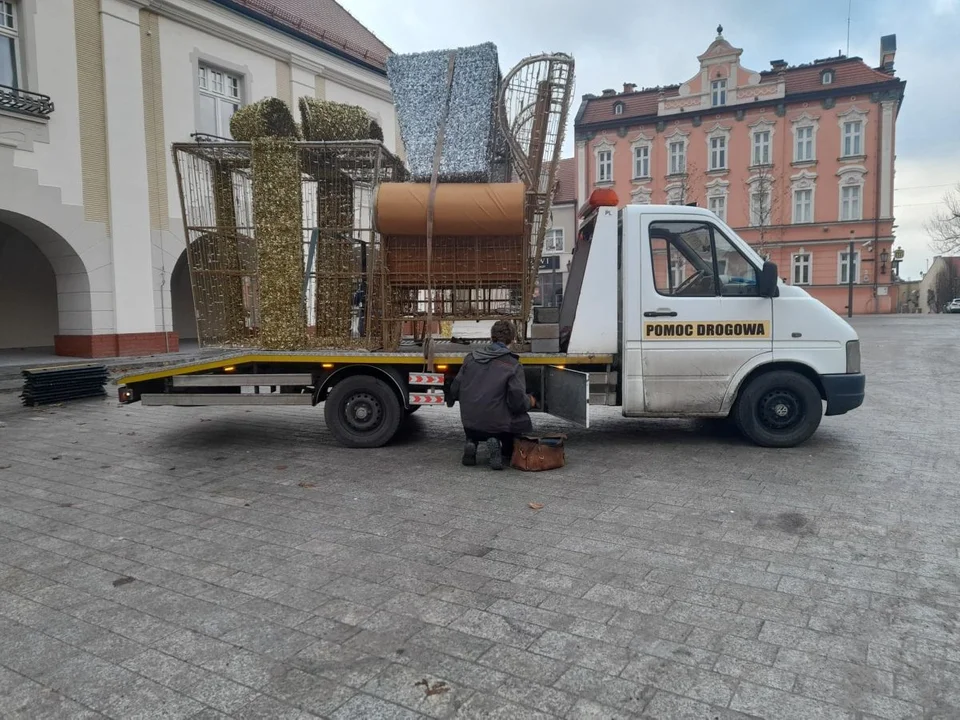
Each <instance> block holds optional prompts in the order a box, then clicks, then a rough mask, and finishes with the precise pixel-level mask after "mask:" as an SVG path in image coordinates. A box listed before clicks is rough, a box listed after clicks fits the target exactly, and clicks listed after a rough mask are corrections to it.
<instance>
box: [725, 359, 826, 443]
mask: <svg viewBox="0 0 960 720" xmlns="http://www.w3.org/2000/svg"><path fill="white" fill-rule="evenodd" d="M731 415H732V417H733V420H734V422H736V424H737V428H739V430H740V432H741V433H743V435H744V436H745V437H746V438H747V439H748V440H750V441H751V442H753V443H756V444H757V445H760V446H761V447H773V448H788V447H795V446H796V445H799V444H801V443H803V442H805V441H806V440H808V439H809V438H810V436H811V435H813V433H814V432H816V430H817V428H818V427H819V426H820V419H821V418H822V417H823V400H822V399H821V398H820V391H819V390H817V387H816V386H815V385H814V384H813V383H812V382H810V381H809V380H808V379H807V378H805V377H804V376H803V375H801V374H800V373H796V372H793V371H790V370H774V371H772V372H768V373H764V374H763V375H759V376H757V377H755V378H754V379H753V380H751V381H750V383H749V384H748V385H747V386H746V387H745V388H743V389H742V390H741V392H740V397H739V398H738V399H737V403H736V405H735V406H734V408H733V412H732V413H731Z"/></svg>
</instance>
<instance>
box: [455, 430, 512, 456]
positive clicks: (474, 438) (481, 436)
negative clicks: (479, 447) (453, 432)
mask: <svg viewBox="0 0 960 720" xmlns="http://www.w3.org/2000/svg"><path fill="white" fill-rule="evenodd" d="M463 432H464V434H465V435H466V436H467V442H472V443H482V442H486V441H487V440H488V439H489V438H492V437H493V438H496V439H497V440H499V441H500V454H501V455H503V457H505V458H507V459H510V458H512V457H513V437H514V435H513V433H490V432H484V431H482V430H467V429H466V428H464V431H463Z"/></svg>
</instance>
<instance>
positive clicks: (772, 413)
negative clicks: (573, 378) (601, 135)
mask: <svg viewBox="0 0 960 720" xmlns="http://www.w3.org/2000/svg"><path fill="white" fill-rule="evenodd" d="M611 205H612V203H611ZM583 214H584V215H585V217H584V219H583V222H582V223H581V226H580V232H579V233H578V239H577V246H576V250H575V253H574V259H573V264H572V267H571V275H570V278H569V280H568V290H567V293H566V295H565V297H564V302H563V306H562V307H561V311H560V325H561V337H562V338H563V345H562V349H564V350H566V351H567V352H569V353H579V352H588V351H589V352H599V353H604V352H608V353H612V354H614V355H615V356H616V357H617V359H618V363H617V367H616V370H617V371H618V372H619V379H618V387H619V393H618V395H619V396H618V398H617V404H619V405H620V406H621V407H622V412H623V415H624V416H627V417H730V418H731V419H732V420H733V421H734V422H735V423H736V425H737V427H738V428H739V429H740V430H741V431H742V432H743V434H744V435H746V436H747V437H748V438H749V439H750V440H752V441H754V442H755V443H757V444H759V445H763V446H768V447H790V446H794V445H797V444H799V443H801V442H803V441H805V440H806V439H807V438H809V437H810V436H811V435H812V434H813V433H814V431H815V430H816V429H817V427H818V426H819V424H820V420H821V417H822V415H823V414H826V415H840V414H843V413H846V412H848V411H850V410H852V409H854V408H856V407H858V406H859V405H860V404H861V403H862V402H863V396H864V387H865V378H864V375H863V374H862V373H861V372H860V346H859V340H858V338H857V334H856V332H855V331H854V330H853V328H852V327H851V326H850V325H849V324H847V323H846V322H845V321H844V320H843V319H842V318H841V317H839V316H838V315H836V314H835V313H834V312H833V311H831V310H830V309H829V308H827V307H826V306H825V305H823V304H822V303H821V302H820V301H818V300H816V299H815V298H813V297H811V296H810V295H809V294H808V293H807V292H806V291H804V290H803V289H802V288H799V287H795V286H790V285H786V284H784V283H783V282H782V281H781V280H780V279H779V277H778V273H777V267H776V265H774V264H773V263H771V262H769V261H767V260H764V258H762V257H760V256H759V255H758V254H757V253H756V252H755V251H754V250H753V248H751V247H750V246H749V245H748V244H747V243H746V242H745V241H743V240H742V239H741V238H739V237H738V236H737V234H736V233H735V232H734V231H733V230H732V229H731V228H730V227H728V226H727V225H726V224H725V223H724V222H722V221H721V220H720V219H719V218H718V217H717V216H716V215H715V214H714V213H712V212H710V211H708V210H706V209H703V208H697V207H686V206H674V205H629V206H626V207H624V208H623V209H621V210H617V209H616V208H615V207H612V206H604V205H602V204H599V203H598V204H595V206H592V207H588V208H587V209H586V210H585V212H584V213H583ZM614 279H616V282H614V281H613V280H614ZM824 405H825V410H824Z"/></svg>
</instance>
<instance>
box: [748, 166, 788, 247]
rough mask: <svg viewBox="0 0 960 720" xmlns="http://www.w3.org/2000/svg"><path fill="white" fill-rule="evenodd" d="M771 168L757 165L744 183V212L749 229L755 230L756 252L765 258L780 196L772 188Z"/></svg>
mask: <svg viewBox="0 0 960 720" xmlns="http://www.w3.org/2000/svg"><path fill="white" fill-rule="evenodd" d="M774 178H775V176H774V174H773V166H771V165H758V166H757V167H756V168H754V173H753V175H751V176H750V178H748V179H747V181H746V190H747V192H746V194H745V202H746V205H747V207H746V210H747V215H748V217H749V220H750V225H751V227H755V228H757V231H758V234H759V240H758V242H757V245H756V249H757V252H758V253H760V255H762V256H764V257H766V252H765V251H766V240H767V234H768V232H769V228H770V226H771V225H773V224H774V217H775V216H776V215H777V214H778V213H779V209H780V196H779V194H778V193H776V192H775V188H774Z"/></svg>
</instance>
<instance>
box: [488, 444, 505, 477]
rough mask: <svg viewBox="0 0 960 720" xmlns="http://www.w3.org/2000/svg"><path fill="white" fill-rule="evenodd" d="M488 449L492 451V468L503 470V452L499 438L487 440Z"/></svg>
mask: <svg viewBox="0 0 960 720" xmlns="http://www.w3.org/2000/svg"><path fill="white" fill-rule="evenodd" d="M487 450H489V451H490V469H491V470H503V455H502V454H501V449H500V441H499V440H497V438H490V439H489V440H487Z"/></svg>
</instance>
